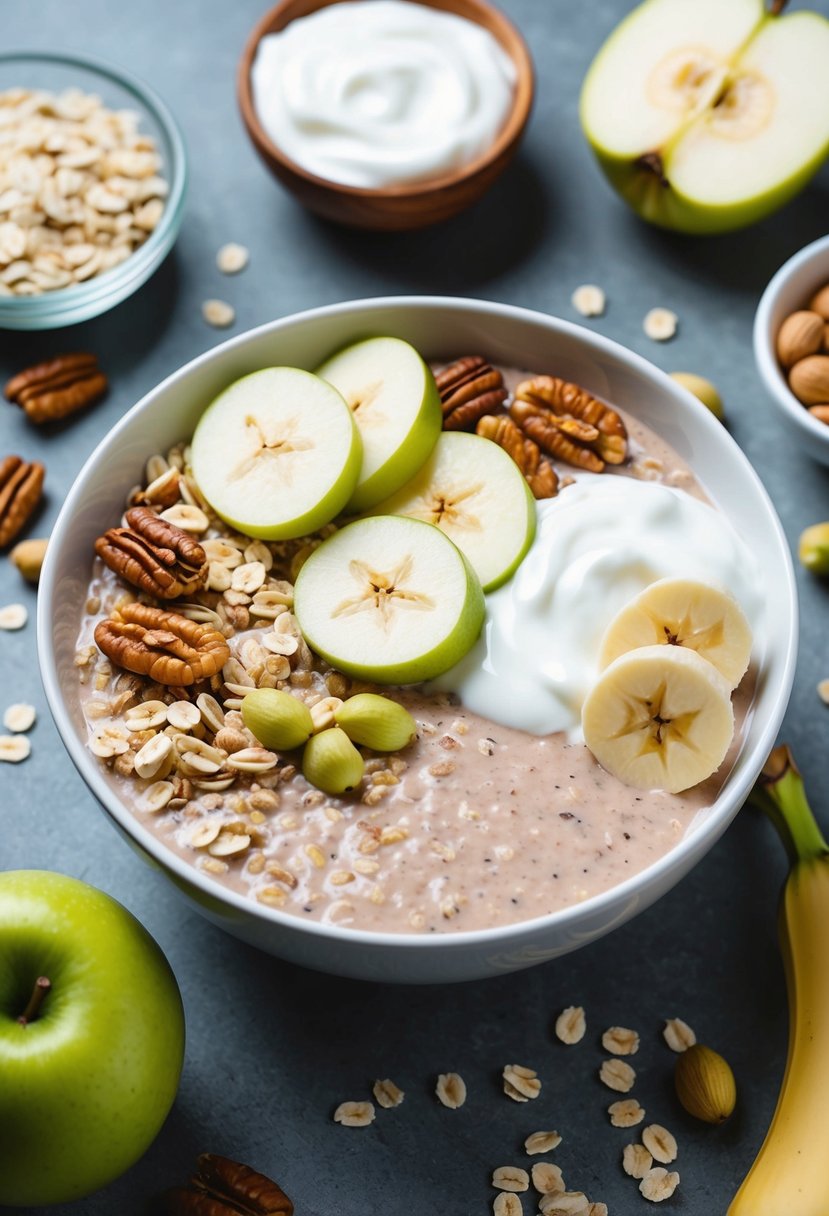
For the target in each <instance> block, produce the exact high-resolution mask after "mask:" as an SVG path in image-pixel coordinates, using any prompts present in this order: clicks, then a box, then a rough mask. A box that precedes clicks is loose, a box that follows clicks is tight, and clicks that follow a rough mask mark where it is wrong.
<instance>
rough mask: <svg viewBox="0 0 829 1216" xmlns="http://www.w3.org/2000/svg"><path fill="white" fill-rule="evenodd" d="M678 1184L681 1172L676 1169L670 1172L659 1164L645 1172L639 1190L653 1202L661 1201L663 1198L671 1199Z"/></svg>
mask: <svg viewBox="0 0 829 1216" xmlns="http://www.w3.org/2000/svg"><path fill="white" fill-rule="evenodd" d="M678 1186H679V1174H677V1173H676V1171H674V1172H673V1173H671V1174H669V1173H668V1171H667V1170H666V1169H664V1168H663V1167H662V1166H661V1165H658V1166H655V1167H654V1169H652V1170H648V1172H647V1174H645V1177H644V1178H643V1179H642V1181H641V1182H640V1183H639V1191H640V1193H641V1194H642V1195H643V1196H644V1198H645V1199H650V1201H651V1203H661V1202H662V1200H663V1199H670V1197H671V1195H673V1193H674V1191H675V1190H676V1188H677V1187H678Z"/></svg>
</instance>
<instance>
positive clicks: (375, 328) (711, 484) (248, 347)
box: [38, 297, 797, 983]
mask: <svg viewBox="0 0 829 1216" xmlns="http://www.w3.org/2000/svg"><path fill="white" fill-rule="evenodd" d="M376 333H384V334H396V335H398V336H399V337H401V338H406V339H408V341H410V342H412V343H413V344H414V345H415V346H416V347H417V348H418V349H419V350H421V351H422V352H423V353H424V354H425V355H426V356H427V357H429V358H440V357H442V356H450V355H458V354H459V353H461V354H462V353H464V352H468V351H481V352H483V353H485V354H486V355H488V356H489V357H490V358H491V359H492V360H494V361H496V362H497V361H502V362H504V363H507V364H514V365H517V366H524V367H529V368H534V369H544V368H551V369H552V368H554V369H555V371H556V373H557V374H559V375H562V376H566V377H569V378H570V379H573V380H576V381H578V382H579V383H581V384H583V385H585V386H586V387H587V388H589V389H590V390H591V391H593V392H595V393H597V394H599V395H600V396H602V397H605V398H606V399H607V400H609V401H612V402H614V403H616V404H618V405H620V406H622V407H623V408H624V409H626V410H629V411H630V413H631V414H633V415H635V416H636V417H638V418H640V419H641V420H642V421H643V422H645V423H646V424H647V425H649V426H650V427H652V428H653V429H654V430H655V431H657V432H658V433H659V434H660V435H662V436H663V437H664V438H665V439H666V440H667V441H668V442H669V443H670V444H672V445H673V447H674V448H675V449H676V450H677V452H678V453H679V455H680V456H682V457H683V458H685V459H686V460H687V461H689V462H690V464H691V466H692V467H693V468H694V470H695V472H696V473H697V475H698V477H699V478H700V480H701V481H702V483H703V484H704V486H705V487H706V489H707V490H708V492H709V493H710V495H711V497H712V498H713V499H714V500H715V502H716V503H717V504H718V505H719V506H720V508H721V509H722V510H723V511H724V512H725V513H726V515H727V516H728V517H729V518H730V519H731V521H732V522H733V523H734V525H735V526H736V528H737V530H738V531H739V532H740V534H741V535H742V537H743V538H744V540H745V541H746V543H747V544H748V546H749V547H750V548H751V549H752V550H753V552H754V553H755V554H756V555H757V557H758V560H759V561H760V562H761V564H762V571H763V575H764V578H765V588H766V597H767V598H766V609H767V618H766V632H767V638H768V646H767V651H766V655H765V659H764V666H763V672H762V675H761V678H760V680H759V687H758V690H757V698H756V704H755V707H754V712H753V714H752V716H751V720H750V722H749V724H748V730H747V736H746V740H745V744H744V747H743V749H742V751H741V753H740V756H739V758H738V760H737V762H736V764H735V766H734V769H733V771H732V772H731V774H730V776H729V777H728V779H727V781H726V782H725V785H724V787H723V789H722V792H721V794H720V796H719V797H718V799H717V800H716V803H715V804H714V805H713V806H712V807H711V808H710V809H709V810H707V811H705V812H704V813H702V814H701V815H700V816H699V818H698V819H697V821H696V822H695V824H694V825H693V827H692V829H691V830H689V832H688V834H687V835H686V837H685V838H684V839H683V840H681V841H680V842H679V843H678V844H677V846H676V847H675V848H674V849H673V851H672V852H671V853H669V854H668V855H667V856H665V857H663V858H662V859H661V860H659V861H658V862H656V863H655V864H654V865H652V866H650V867H649V868H648V869H646V870H644V871H643V872H642V873H640V874H637V875H635V876H633V877H632V878H630V879H628V880H627V881H626V882H624V883H621V884H620V885H619V886H617V887H614V888H613V889H612V890H610V891H608V892H606V893H604V894H602V895H599V896H596V897H595V898H593V899H589V900H586V901H585V902H583V903H581V904H578V905H576V906H574V907H571V908H566V909H564V910H563V911H560V912H556V913H554V914H552V915H550V916H545V917H542V918H540V919H537V920H532V921H527V922H525V923H523V924H518V925H508V926H506V927H504V928H499V929H490V930H483V931H476V932H466V933H450V934H439V935H425V934H412V935H410V936H407V935H401V934H384V933H371V932H365V931H357V930H351V929H346V928H341V927H338V926H333V925H323V924H318V923H314V922H307V921H302V920H300V919H299V918H297V917H295V916H291V915H287V914H285V913H283V912H280V911H277V910H273V909H269V908H266V907H264V906H263V905H261V904H257V903H254V902H253V901H251V900H248V899H246V898H245V897H244V896H241V895H237V894H234V893H233V892H231V891H225V890H223V889H222V888H220V887H219V886H217V884H216V883H215V881H212V880H211V879H210V878H209V877H208V876H206V875H203V874H200V873H199V872H198V871H197V870H195V869H194V868H193V867H192V866H190V865H188V864H186V863H185V862H184V861H182V860H180V859H179V858H178V857H177V856H175V855H174V854H173V853H172V852H170V851H169V850H168V849H167V848H166V847H165V846H164V845H163V844H162V843H161V841H160V840H159V839H158V838H157V837H155V836H154V835H153V834H152V833H151V832H150V831H149V830H148V829H147V828H146V827H145V826H144V824H143V823H142V822H141V820H140V818H138V817H136V816H135V815H133V814H132V813H131V812H130V811H129V810H128V809H127V808H126V807H125V806H124V805H123V803H122V802H121V800H120V798H119V796H118V793H117V791H116V788H115V786H114V784H113V783H112V782H111V781H110V780H109V779H108V776H107V773H106V771H105V770H104V769H103V768H102V766H101V765H100V763H99V761H98V760H96V758H95V757H94V756H93V755H92V753H91V752H89V751H88V750H87V748H86V746H85V739H86V729H85V725H84V721H83V717H82V714H81V708H80V703H79V699H78V695H77V687H78V686H77V671H76V669H75V668H74V667H73V658H74V654H75V637H76V634H77V629H78V623H79V621H80V618H81V613H82V607H83V604H84V601H85V599H86V586H87V581H88V578H89V572H90V566H91V561H92V543H93V540H94V538H95V537H96V536H97V535H98V534H99V532H100V530H101V528H102V527H104V526H107V525H108V524H110V523H112V522H114V521H115V520H117V519H118V518H119V516H120V514H121V511H122V508H123V502H124V494H125V490H126V488H128V487H129V486H131V485H134V484H135V483H136V481H138V480H139V477H140V474H141V471H142V469H143V466H144V462H145V460H146V458H147V456H149V455H150V454H151V453H152V452H156V451H164V450H166V448H168V447H169V446H171V445H172V444H174V443H175V442H176V441H178V440H180V439H182V438H185V437H187V436H188V435H190V434H191V433H192V431H193V428H194V426H195V423H196V420H197V418H198V417H199V415H200V413H201V412H202V410H203V408H204V406H205V404H206V403H207V402H209V401H210V400H211V399H212V398H213V397H214V396H215V395H216V393H218V392H219V390H220V389H223V388H224V387H225V386H226V385H227V384H229V383H230V382H231V381H232V380H235V379H236V378H237V377H238V376H242V375H245V374H246V373H247V372H250V371H253V370H255V369H256V368H259V367H263V366H267V365H269V364H274V363H276V364H279V363H290V364H293V365H295V366H298V367H309V368H312V367H315V366H317V365H318V364H319V363H320V362H321V361H322V360H323V358H324V357H325V356H327V355H329V354H330V353H331V351H332V350H335V349H336V348H338V347H340V346H343V345H345V344H346V343H349V342H353V341H354V340H355V339H357V338H360V337H364V336H366V335H370V334H376ZM38 643H39V652H40V663H41V669H42V674H43V681H44V684H45V687H46V692H47V695H48V698H49V703H50V705H51V708H52V712H53V714H54V716H55V720H56V722H57V725H58V729H59V731H60V733H61V735H62V737H63V740H64V743H65V744H66V747H67V748H68V750H69V754H70V755H71V757H72V759H73V761H74V762H75V764H76V766H77V768H78V770H79V772H80V773H81V775H82V776H83V778H84V780H85V781H86V782H87V784H88V785H89V787H90V789H91V790H92V792H93V793H94V794H95V796H96V797H97V799H98V801H99V802H100V803H101V805H102V806H103V808H104V810H105V811H106V812H107V814H108V815H109V817H110V819H111V820H112V822H113V823H115V824H116V825H117V827H119V828H120V830H121V831H122V833H123V834H124V835H125V836H126V837H127V839H128V840H129V841H130V842H131V843H132V844H133V845H134V846H137V848H138V850H139V852H140V853H142V854H143V855H144V856H145V857H146V858H147V859H148V860H150V861H151V862H154V863H155V864H156V866H157V867H158V868H159V869H161V871H162V872H163V873H164V874H165V875H166V876H167V877H168V878H169V879H170V880H171V881H172V882H173V883H175V885H176V886H177V887H178V889H179V890H180V891H181V892H182V893H183V894H184V896H185V897H186V899H187V900H188V901H190V903H191V904H193V906H194V907H195V908H196V909H197V910H199V911H201V912H202V913H203V914H204V915H205V916H206V917H208V919H209V920H211V921H213V922H214V923H215V924H217V925H221V926H222V928H224V929H227V930H228V931H229V932H230V933H233V934H236V935H237V936H238V937H240V938H242V939H244V940H245V941H247V942H250V943H252V944H254V945H256V946H259V947H261V948H262V949H263V950H267V951H269V952H270V953H272V954H276V955H279V956H281V957H284V958H288V959H291V960H293V961H294V962H298V963H302V964H305V965H307V966H309V967H314V968H317V969H319V970H323V971H330V972H333V973H337V974H343V975H350V976H356V977H360V978H367V979H382V980H394V981H403V982H412V983H417V982H421V983H427V982H436V981H449V980H465V979H473V978H477V977H481V976H487V975H495V974H498V973H504V972H508V971H513V970H517V969H519V968H522V967H529V966H531V965H532V964H534V963H539V962H542V961H544V960H546V959H550V958H553V957H555V956H556V955H559V954H564V953H566V952H567V951H569V950H574V949H576V948H577V947H578V946H583V945H585V944H587V943H588V942H591V941H594V940H595V939H596V938H597V937H600V936H601V935H602V934H604V933H607V932H608V931H609V930H610V929H612V928H614V927H615V926H617V925H621V924H622V923H624V922H625V921H626V920H628V919H629V918H630V917H631V916H633V915H634V914H635V913H636V912H639V911H641V910H642V909H643V908H646V907H647V906H648V905H649V904H651V903H653V901H654V900H655V899H658V898H659V896H660V895H663V894H664V893H665V892H666V891H667V890H668V889H669V888H670V887H672V886H673V885H674V883H676V882H677V881H678V880H679V879H680V878H682V876H683V875H684V874H686V873H687V871H688V870H690V868H691V867H692V866H693V865H694V864H695V863H696V862H697V861H698V860H699V859H700V857H702V856H703V854H704V853H705V852H706V851H707V850H708V849H709V848H710V847H711V845H712V844H713V843H714V841H715V840H716V839H717V838H718V837H719V836H720V834H721V833H722V832H723V831H724V829H725V827H726V826H727V824H728V823H729V822H730V820H731V819H732V818H733V817H734V815H735V814H736V813H737V811H738V809H739V808H740V806H741V805H742V803H743V802H744V801H745V799H746V797H747V795H748V793H749V791H750V789H751V786H752V784H753V782H754V780H755V778H756V777H757V774H758V772H759V770H760V768H761V766H762V764H763V762H764V760H765V757H766V755H767V753H768V752H769V750H770V749H771V747H772V745H773V744H774V741H775V737H776V735H777V730H778V727H779V726H780V722H781V719H782V717H783V713H784V711H785V708H786V704H787V702H788V698H789V693H790V691H791V684H792V678H793V672H794V662H795V657H796V649H797V601H796V593H795V587H794V576H793V571H792V566H791V560H790V557H789V550H788V547H787V545H786V541H785V538H784V536H783V532H782V530H781V527H780V523H779V521H778V519H777V516H776V515H775V512H774V508H773V507H772V505H771V502H770V501H769V499H768V497H767V495H766V493H765V490H764V489H763V486H762V484H761V483H760V480H759V479H758V477H757V476H756V474H755V473H754V471H753V470H752V468H751V466H750V465H749V463H748V461H747V460H746V459H745V457H744V456H743V454H742V453H741V452H740V450H739V449H738V448H737V446H736V444H735V443H734V442H733V441H732V439H731V438H730V437H729V435H728V433H727V432H726V431H725V430H724V429H723V428H722V427H721V426H720V424H719V423H718V422H717V421H716V420H715V419H714V418H713V416H712V415H711V414H710V413H709V412H708V411H707V410H706V409H705V408H704V407H703V406H702V405H700V403H699V402H698V401H697V400H696V398H694V397H692V396H691V395H690V393H688V392H686V391H685V390H684V389H681V388H679V387H678V386H677V385H676V384H674V382H673V381H672V380H670V379H668V377H667V376H665V375H664V374H663V373H662V372H660V371H658V370H657V369H656V368H655V367H653V366H652V365H651V364H649V363H647V362H646V361H645V360H644V359H641V358H639V356H637V355H634V354H631V353H630V352H629V351H627V350H625V349H623V348H622V347H621V346H617V345H616V344H615V343H613V342H610V341H608V340H607V339H606V338H602V337H600V336H599V335H597V334H595V333H591V332H588V331H587V330H585V329H582V328H581V327H580V326H577V325H572V324H570V323H568V322H566V321H560V320H557V319H554V318H551V317H547V316H542V315H541V314H540V313H534V312H529V311H526V310H524V309H519V308H510V307H505V306H503V305H499V304H489V303H483V302H480V301H475V300H460V299H441V298H429V297H402V298H392V299H380V300H363V301H357V302H352V303H346V304H336V305H333V306H331V307H328V308H321V309H317V310H315V311H313V312H307V313H301V314H300V315H298V316H295V317H288V318H286V319H285V320H281V321H274V322H272V323H270V324H268V325H263V326H262V327H260V328H259V329H255V330H252V331H251V332H250V333H247V334H241V335H240V336H239V337H237V338H233V339H231V340H230V341H229V342H225V343H224V344H223V345H222V346H218V347H215V348H214V349H213V350H210V351H208V352H207V353H206V354H204V355H202V356H201V357H200V358H198V359H195V360H194V361H193V362H192V363H188V364H187V366H186V367H183V368H182V369H181V370H180V371H178V372H176V373H175V374H174V375H172V376H170V377H169V378H168V379H167V380H165V381H164V382H163V383H162V384H160V385H159V386H158V388H156V389H154V390H153V391H152V392H151V393H149V394H148V395H147V396H146V397H145V398H144V399H143V400H142V401H140V402H139V403H138V405H136V406H135V407H134V408H133V409H132V410H130V412H129V413H128V414H127V415H126V416H125V417H124V418H123V419H122V420H121V421H120V422H119V424H118V425H117V426H116V427H115V428H114V430H113V431H111V432H110V434H109V435H108V436H107V437H106V439H104V440H103V442H102V443H101V444H100V445H99V447H98V448H97V450H96V451H95V452H94V453H93V455H92V456H91V457H90V459H89V460H88V461H87V463H86V465H85V466H84V468H83V469H82V471H81V473H80V475H79V476H78V478H77V480H76V482H75V484H74V486H73V487H72V489H71V491H70V493H69V495H68V497H67V499H66V502H65V504H64V507H63V510H62V511H61V514H60V517H59V519H58V521H57V524H56V525H55V529H54V531H53V533H52V539H51V541H50V543H49V551H48V554H47V557H46V562H45V565H44V569H43V574H42V577H41V580H40V590H39V594H38Z"/></svg>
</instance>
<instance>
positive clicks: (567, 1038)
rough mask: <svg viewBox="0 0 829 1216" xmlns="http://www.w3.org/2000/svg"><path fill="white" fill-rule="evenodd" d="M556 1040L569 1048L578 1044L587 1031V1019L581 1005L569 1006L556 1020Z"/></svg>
mask: <svg viewBox="0 0 829 1216" xmlns="http://www.w3.org/2000/svg"><path fill="white" fill-rule="evenodd" d="M555 1030H556V1038H557V1039H560V1040H561V1042H562V1043H566V1044H567V1045H568V1046H570V1045H571V1044H573V1043H580V1042H581V1040H582V1039H583V1038H584V1033H585V1031H586V1030H587V1019H586V1018H585V1016H584V1010H583V1009H582V1007H581V1005H569V1006H568V1007H567V1008H566V1009H562V1011H561V1013H560V1014H559V1015H558V1017H557V1018H556V1027H555Z"/></svg>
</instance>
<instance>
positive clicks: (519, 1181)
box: [492, 1165, 530, 1192]
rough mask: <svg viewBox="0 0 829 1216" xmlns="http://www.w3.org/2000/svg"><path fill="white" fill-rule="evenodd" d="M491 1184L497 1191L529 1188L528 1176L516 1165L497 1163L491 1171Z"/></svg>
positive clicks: (514, 1190)
mask: <svg viewBox="0 0 829 1216" xmlns="http://www.w3.org/2000/svg"><path fill="white" fill-rule="evenodd" d="M492 1185H493V1186H494V1187H497V1188H498V1190H499V1191H513V1192H518V1191H526V1190H529V1186H530V1176H529V1174H528V1173H527V1171H526V1170H522V1169H521V1168H520V1167H519V1166H517V1165H499V1166H498V1168H497V1169H496V1170H493V1171H492Z"/></svg>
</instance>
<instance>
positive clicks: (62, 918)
mask: <svg viewBox="0 0 829 1216" xmlns="http://www.w3.org/2000/svg"><path fill="white" fill-rule="evenodd" d="M41 975H45V976H47V977H48V978H49V979H50V980H51V984H52V987H51V990H50V991H49V992H48V993H47V995H46V997H45V999H44V1001H43V1004H42V1006H41V1010H40V1012H39V1015H38V1016H37V1017H36V1018H35V1019H34V1020H33V1021H31V1022H29V1023H28V1025H26V1026H22V1025H20V1023H19V1022H18V1020H17V1019H18V1017H19V1016H20V1014H21V1013H22V1012H23V1010H24V1009H25V1007H26V1004H27V1002H28V1000H29V997H30V995H31V992H32V990H33V987H34V984H35V980H36V979H37V978H38V976H41ZM183 1057H184V1013H183V1009H182V1004H181V996H180V994H179V990H178V985H177V984H176V980H175V976H174V975H173V973H172V971H171V969H170V966H169V964H168V962H167V960H166V959H165V957H164V955H163V954H162V952H161V950H160V949H159V947H158V946H157V945H156V943H155V941H154V940H153V939H152V938H151V937H150V935H149V933H147V931H146V929H144V928H143V926H142V925H141V924H139V922H138V921H137V920H136V919H135V917H134V916H132V915H131V914H130V913H129V912H127V910H126V909H125V908H123V907H122V906H121V905H120V904H119V903H116V901H115V900H114V899H111V898H110V897H109V896H108V895H105V894H104V893H103V892H102V891H98V890H96V889H95V888H94V887H90V886H88V885H87V884H86V883H83V882H79V881H78V880H77V879H74V878H68V877H66V876H64V875H62V874H55V873H51V872H47V871H42V870H12V871H9V872H7V873H5V874H0V1129H2V1131H1V1132H0V1206H3V1205H8V1206H10V1207H14V1208H20V1207H31V1206H46V1205H49V1204H56V1203H69V1202H71V1201H72V1200H75V1199H79V1198H81V1197H83V1196H84V1195H88V1194H89V1193H90V1192H92V1191H95V1190H98V1189H99V1188H101V1187H103V1186H106V1185H107V1184H108V1183H109V1182H112V1181H113V1180H114V1179H115V1178H117V1177H118V1176H119V1175H120V1174H122V1173H123V1172H124V1171H125V1170H126V1169H128V1168H129V1167H130V1166H131V1165H132V1164H133V1163H134V1162H135V1161H137V1160H138V1158H139V1157H140V1156H141V1155H142V1154H143V1153H144V1151H145V1150H146V1149H147V1148H148V1147H149V1145H150V1144H151V1143H152V1141H153V1140H154V1139H155V1137H156V1135H157V1133H158V1132H159V1130H160V1128H161V1125H162V1124H163V1122H164V1120H165V1118H166V1116H167V1113H168V1111H169V1109H170V1107H171V1106H172V1104H173V1099H174V1098H175V1095H176V1090H177V1088H178V1082H179V1076H180V1073H181V1066H182V1061H183Z"/></svg>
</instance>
